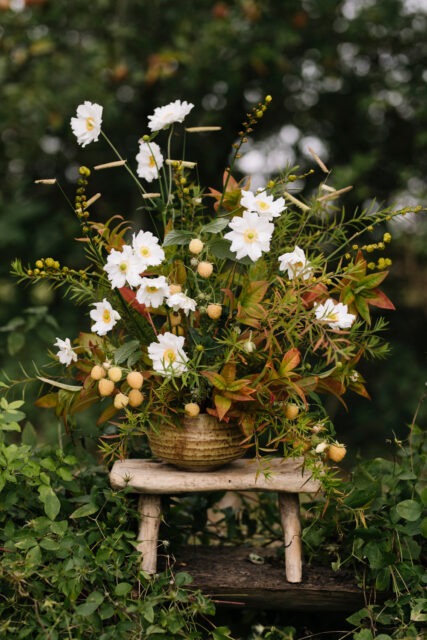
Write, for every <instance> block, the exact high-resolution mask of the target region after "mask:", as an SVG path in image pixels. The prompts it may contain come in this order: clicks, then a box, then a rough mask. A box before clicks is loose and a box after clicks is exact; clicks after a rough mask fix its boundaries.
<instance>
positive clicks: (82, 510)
mask: <svg viewBox="0 0 427 640" xmlns="http://www.w3.org/2000/svg"><path fill="white" fill-rule="evenodd" d="M96 511H98V507H97V506H96V504H93V503H91V502H89V504H84V505H83V506H82V507H79V508H78V509H76V510H75V511H73V513H72V514H71V515H70V518H84V517H85V516H91V515H92V514H93V513H95V512H96Z"/></svg>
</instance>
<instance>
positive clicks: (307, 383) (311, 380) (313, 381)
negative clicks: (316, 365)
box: [298, 376, 318, 391]
mask: <svg viewBox="0 0 427 640" xmlns="http://www.w3.org/2000/svg"><path fill="white" fill-rule="evenodd" d="M317 382H318V377H317V376H308V377H307V378H300V379H299V380H298V386H299V387H301V389H304V391H314V390H315V389H316V387H317Z"/></svg>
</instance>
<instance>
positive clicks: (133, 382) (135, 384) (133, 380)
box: [126, 371, 144, 389]
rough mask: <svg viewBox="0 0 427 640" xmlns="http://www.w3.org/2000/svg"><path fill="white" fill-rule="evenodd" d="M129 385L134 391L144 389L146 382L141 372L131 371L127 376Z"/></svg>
mask: <svg viewBox="0 0 427 640" xmlns="http://www.w3.org/2000/svg"><path fill="white" fill-rule="evenodd" d="M126 380H127V383H128V385H129V386H130V387H132V389H140V388H141V387H142V383H143V382H144V378H143V376H142V374H141V373H139V371H131V372H130V373H128V375H127V378H126Z"/></svg>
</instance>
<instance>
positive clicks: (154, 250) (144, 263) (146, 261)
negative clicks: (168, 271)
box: [132, 231, 165, 271]
mask: <svg viewBox="0 0 427 640" xmlns="http://www.w3.org/2000/svg"><path fill="white" fill-rule="evenodd" d="M132 247H133V250H134V252H135V257H136V258H137V260H139V268H140V269H141V271H145V269H146V268H147V267H156V266H158V265H159V264H161V263H162V262H163V260H164V259H165V252H164V251H163V249H162V248H161V247H160V246H159V240H158V238H156V236H153V234H152V233H151V231H140V232H139V233H138V234H137V235H135V234H133V240H132Z"/></svg>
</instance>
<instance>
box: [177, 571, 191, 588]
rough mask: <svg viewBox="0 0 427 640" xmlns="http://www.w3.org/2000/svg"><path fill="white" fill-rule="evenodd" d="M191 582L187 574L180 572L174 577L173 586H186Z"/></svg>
mask: <svg viewBox="0 0 427 640" xmlns="http://www.w3.org/2000/svg"><path fill="white" fill-rule="evenodd" d="M192 582H193V578H192V577H191V576H190V574H189V573H185V572H184V571H181V572H180V573H177V574H176V575H175V584H176V586H177V587H183V586H184V585H186V584H191V583H192Z"/></svg>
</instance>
